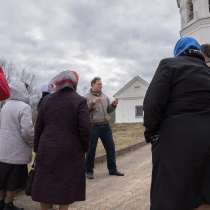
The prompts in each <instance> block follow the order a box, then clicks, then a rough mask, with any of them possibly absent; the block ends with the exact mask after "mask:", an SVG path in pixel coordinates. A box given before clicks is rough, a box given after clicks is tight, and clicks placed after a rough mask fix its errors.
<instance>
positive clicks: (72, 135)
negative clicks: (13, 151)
mask: <svg viewBox="0 0 210 210" xmlns="http://www.w3.org/2000/svg"><path fill="white" fill-rule="evenodd" d="M89 140H90V120H89V113H88V107H87V102H86V99H85V98H83V97H81V96H80V95H78V94H77V93H76V92H75V91H73V90H71V89H68V88H65V89H63V90H61V91H59V92H57V93H54V94H52V95H50V96H47V97H46V99H44V101H43V102H42V104H41V106H40V109H39V113H38V118H37V121H36V126H35V145H34V151H35V152H36V154H37V156H36V174H35V178H34V182H33V187H32V199H33V200H34V201H38V202H43V203H50V204H70V203H73V202H74V201H82V200H85V191H86V184H85V152H87V150H88V147H89Z"/></svg>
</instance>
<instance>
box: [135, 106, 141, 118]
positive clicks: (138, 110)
mask: <svg viewBox="0 0 210 210" xmlns="http://www.w3.org/2000/svg"><path fill="white" fill-rule="evenodd" d="M142 116H143V106H136V117H142Z"/></svg>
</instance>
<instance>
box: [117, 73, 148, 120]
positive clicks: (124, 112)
mask: <svg viewBox="0 0 210 210" xmlns="http://www.w3.org/2000/svg"><path fill="white" fill-rule="evenodd" d="M148 86H149V83H148V82H147V81H145V80H143V79H142V78H141V77H140V76H136V77H134V78H133V79H132V80H131V81H129V82H128V83H127V84H126V85H125V86H124V87H122V88H121V89H120V90H119V91H118V92H117V93H116V94H115V95H114V97H115V98H117V99H118V106H117V109H116V113H115V123H137V122H143V100H144V96H145V93H146V91H147V88H148Z"/></svg>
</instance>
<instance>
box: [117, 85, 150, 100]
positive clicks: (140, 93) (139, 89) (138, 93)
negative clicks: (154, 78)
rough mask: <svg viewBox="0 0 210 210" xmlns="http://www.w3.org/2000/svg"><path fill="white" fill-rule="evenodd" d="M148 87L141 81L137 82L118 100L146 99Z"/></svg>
mask: <svg viewBox="0 0 210 210" xmlns="http://www.w3.org/2000/svg"><path fill="white" fill-rule="evenodd" d="M147 88H148V87H146V86H145V85H143V84H142V83H141V82H140V81H135V82H134V83H133V84H132V85H131V86H130V87H128V88H127V89H125V90H124V91H123V92H122V93H121V94H120V95H119V96H118V97H117V98H119V99H121V98H134V97H135V98H137V97H138V98H139V97H144V95H145V93H146V90H147Z"/></svg>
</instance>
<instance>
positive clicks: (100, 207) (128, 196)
mask: <svg viewBox="0 0 210 210" xmlns="http://www.w3.org/2000/svg"><path fill="white" fill-rule="evenodd" d="M117 163H118V168H119V170H120V171H122V172H124V173H125V176H124V177H114V176H109V175H108V174H107V169H106V163H103V164H98V165H96V169H95V179H94V180H88V181H87V200H86V201H85V202H79V203H74V204H73V205H71V207H70V208H69V210H71V209H72V210H148V209H149V188H150V179H151V154H150V146H144V147H142V148H140V149H138V150H136V151H134V152H130V153H128V154H126V155H124V156H121V157H119V158H118V159H117ZM16 203H17V205H19V206H21V207H24V208H25V210H39V204H37V203H35V202H33V201H31V200H30V198H29V197H26V196H25V195H23V194H22V195H19V196H18V198H17V200H16Z"/></svg>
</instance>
